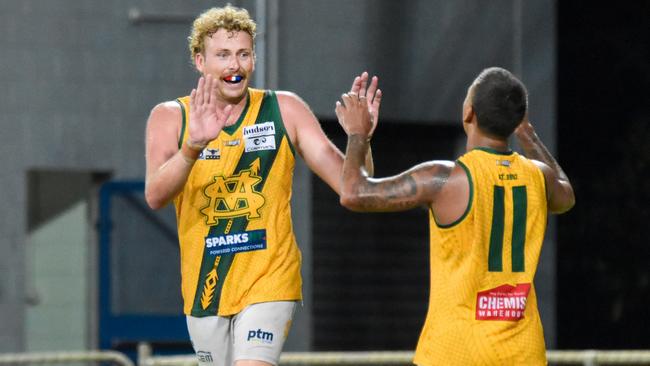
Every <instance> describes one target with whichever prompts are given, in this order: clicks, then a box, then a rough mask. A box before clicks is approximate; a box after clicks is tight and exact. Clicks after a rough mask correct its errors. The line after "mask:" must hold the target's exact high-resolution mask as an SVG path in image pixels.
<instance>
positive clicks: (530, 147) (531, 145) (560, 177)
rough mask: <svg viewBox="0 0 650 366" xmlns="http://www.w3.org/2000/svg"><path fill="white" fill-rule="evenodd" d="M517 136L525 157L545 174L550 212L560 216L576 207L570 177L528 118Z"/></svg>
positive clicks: (519, 128) (517, 132) (522, 123)
mask: <svg viewBox="0 0 650 366" xmlns="http://www.w3.org/2000/svg"><path fill="white" fill-rule="evenodd" d="M515 136H516V138H517V141H518V142H519V144H520V145H521V147H522V149H523V150H524V155H525V156H526V157H527V158H529V159H532V160H533V162H534V163H535V164H536V165H537V166H538V167H539V168H540V169H541V170H542V172H543V173H544V179H545V181H546V192H547V199H548V209H549V211H550V212H552V213H558V214H559V213H564V212H566V211H569V210H570V209H571V208H572V207H573V205H575V195H574V193H573V187H572V186H571V182H570V181H569V177H567V175H566V174H565V173H564V170H562V167H560V164H558V162H557V161H556V160H555V158H553V155H551V153H550V152H549V151H548V149H547V148H546V146H545V145H544V143H542V140H540V139H539V137H538V136H537V134H536V133H535V129H534V128H533V125H532V124H531V123H530V121H529V120H528V118H527V117H526V118H525V119H524V121H523V122H521V124H520V125H519V127H517V129H516V130H515Z"/></svg>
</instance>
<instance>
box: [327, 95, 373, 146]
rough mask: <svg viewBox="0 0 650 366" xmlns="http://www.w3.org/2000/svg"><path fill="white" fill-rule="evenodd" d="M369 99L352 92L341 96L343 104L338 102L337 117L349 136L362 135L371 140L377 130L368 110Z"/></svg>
mask: <svg viewBox="0 0 650 366" xmlns="http://www.w3.org/2000/svg"><path fill="white" fill-rule="evenodd" d="M367 99H368V98H367V97H366V96H365V95H357V94H356V93H353V92H350V93H345V94H343V95H342V96H341V100H343V103H341V102H338V101H337V102H336V109H335V112H336V117H337V118H338V120H339V123H340V124H341V126H343V129H344V130H345V133H346V134H347V135H348V136H352V135H361V136H364V137H367V138H369V137H370V136H371V134H372V132H373V130H374V128H375V124H374V123H373V121H372V116H371V114H370V110H369V108H368V102H367Z"/></svg>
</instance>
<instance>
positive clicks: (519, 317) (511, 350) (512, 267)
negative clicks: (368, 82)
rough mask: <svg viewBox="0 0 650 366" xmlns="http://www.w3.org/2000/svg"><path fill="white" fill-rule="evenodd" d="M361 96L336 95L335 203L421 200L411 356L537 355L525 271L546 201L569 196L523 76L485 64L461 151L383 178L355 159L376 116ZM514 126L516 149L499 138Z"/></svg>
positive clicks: (540, 353)
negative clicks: (425, 299) (420, 292)
mask: <svg viewBox="0 0 650 366" xmlns="http://www.w3.org/2000/svg"><path fill="white" fill-rule="evenodd" d="M366 104H367V101H366V98H365V96H364V95H360V96H357V95H350V94H345V95H344V96H343V104H340V103H338V104H337V108H336V113H337V116H338V118H339V121H340V123H341V125H342V126H343V127H344V129H345V130H346V132H347V134H348V146H347V151H346V159H345V164H344V169H343V183H342V189H341V203H342V204H343V205H344V206H346V207H348V208H350V209H353V210H356V211H400V210H406V209H410V208H413V207H416V206H420V205H421V206H425V207H427V209H428V210H429V217H430V220H429V221H430V224H429V226H430V231H431V234H430V262H431V278H430V294H429V296H430V298H429V311H428V314H427V317H426V320H425V323H424V327H423V329H422V333H421V335H420V340H419V342H418V346H417V350H416V352H415V358H414V363H415V364H417V365H421V366H433V365H446V366H455V365H457V366H466V365H473V366H477V365H486V366H491V365H500V366H502V365H503V366H506V365H527V366H534V365H545V364H546V353H545V345H544V336H543V332H542V323H541V321H540V318H539V313H538V311H537V300H536V295H535V287H534V286H533V278H534V276H535V270H536V269H537V261H538V260H539V254H540V250H541V248H542V241H543V239H544V231H545V229H546V220H547V211H550V212H551V213H562V212H565V211H567V210H569V209H570V208H571V207H572V206H573V205H574V200H575V199H574V195H573V189H572V187H571V184H570V182H569V179H568V178H567V176H566V175H565V174H564V172H563V171H562V168H560V165H559V164H558V163H557V162H556V161H555V159H554V158H553V156H551V154H550V153H549V152H548V150H547V149H546V147H545V146H544V144H543V143H542V142H541V141H540V140H539V138H538V137H537V135H536V134H535V131H534V129H533V126H532V124H531V123H530V122H529V121H528V118H527V113H526V110H527V104H528V97H527V92H526V89H525V87H524V85H523V84H522V83H521V82H520V81H519V80H518V79H517V78H516V77H514V76H513V75H512V74H511V73H510V72H508V71H507V70H504V69H501V68H489V69H486V70H484V71H483V72H481V73H480V75H478V77H477V78H476V79H475V80H474V82H473V83H472V85H471V86H470V87H469V90H468V92H467V97H466V99H465V102H464V105H463V115H462V117H463V128H464V129H465V132H466V134H467V152H466V153H465V154H464V155H462V156H461V157H459V158H458V159H457V160H456V161H439V160H437V161H430V162H426V163H422V164H420V165H417V166H415V167H413V168H411V169H409V170H407V171H405V172H404V173H402V174H399V175H397V176H395V177H390V178H383V179H372V178H369V177H368V175H367V174H366V171H365V168H363V166H362V163H363V156H364V155H365V154H366V152H367V149H368V136H369V133H370V132H371V131H372V130H373V129H374V127H375V126H374V123H373V122H372V119H371V118H370V116H369V115H368V108H367V106H366ZM513 134H514V136H515V137H516V139H517V140H518V142H519V143H520V145H521V146H522V148H523V150H524V154H525V157H524V156H521V155H519V154H517V153H516V152H513V151H512V150H510V148H509V147H508V138H509V137H510V136H511V135H513Z"/></svg>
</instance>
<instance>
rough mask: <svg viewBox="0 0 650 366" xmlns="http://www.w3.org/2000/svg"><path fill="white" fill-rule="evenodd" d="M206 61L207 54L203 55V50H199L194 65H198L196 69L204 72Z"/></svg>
mask: <svg viewBox="0 0 650 366" xmlns="http://www.w3.org/2000/svg"><path fill="white" fill-rule="evenodd" d="M204 62H205V56H203V52H197V53H196V54H195V55H194V65H196V69H197V70H199V72H200V73H203V65H204Z"/></svg>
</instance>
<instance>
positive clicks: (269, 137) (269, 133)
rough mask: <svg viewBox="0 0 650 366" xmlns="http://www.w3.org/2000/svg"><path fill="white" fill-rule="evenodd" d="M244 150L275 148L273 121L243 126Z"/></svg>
mask: <svg viewBox="0 0 650 366" xmlns="http://www.w3.org/2000/svg"><path fill="white" fill-rule="evenodd" d="M244 146H245V149H244V151H245V152H253V151H262V150H275V149H276V146H275V122H273V121H269V122H264V123H258V124H255V125H252V126H247V127H244Z"/></svg>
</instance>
